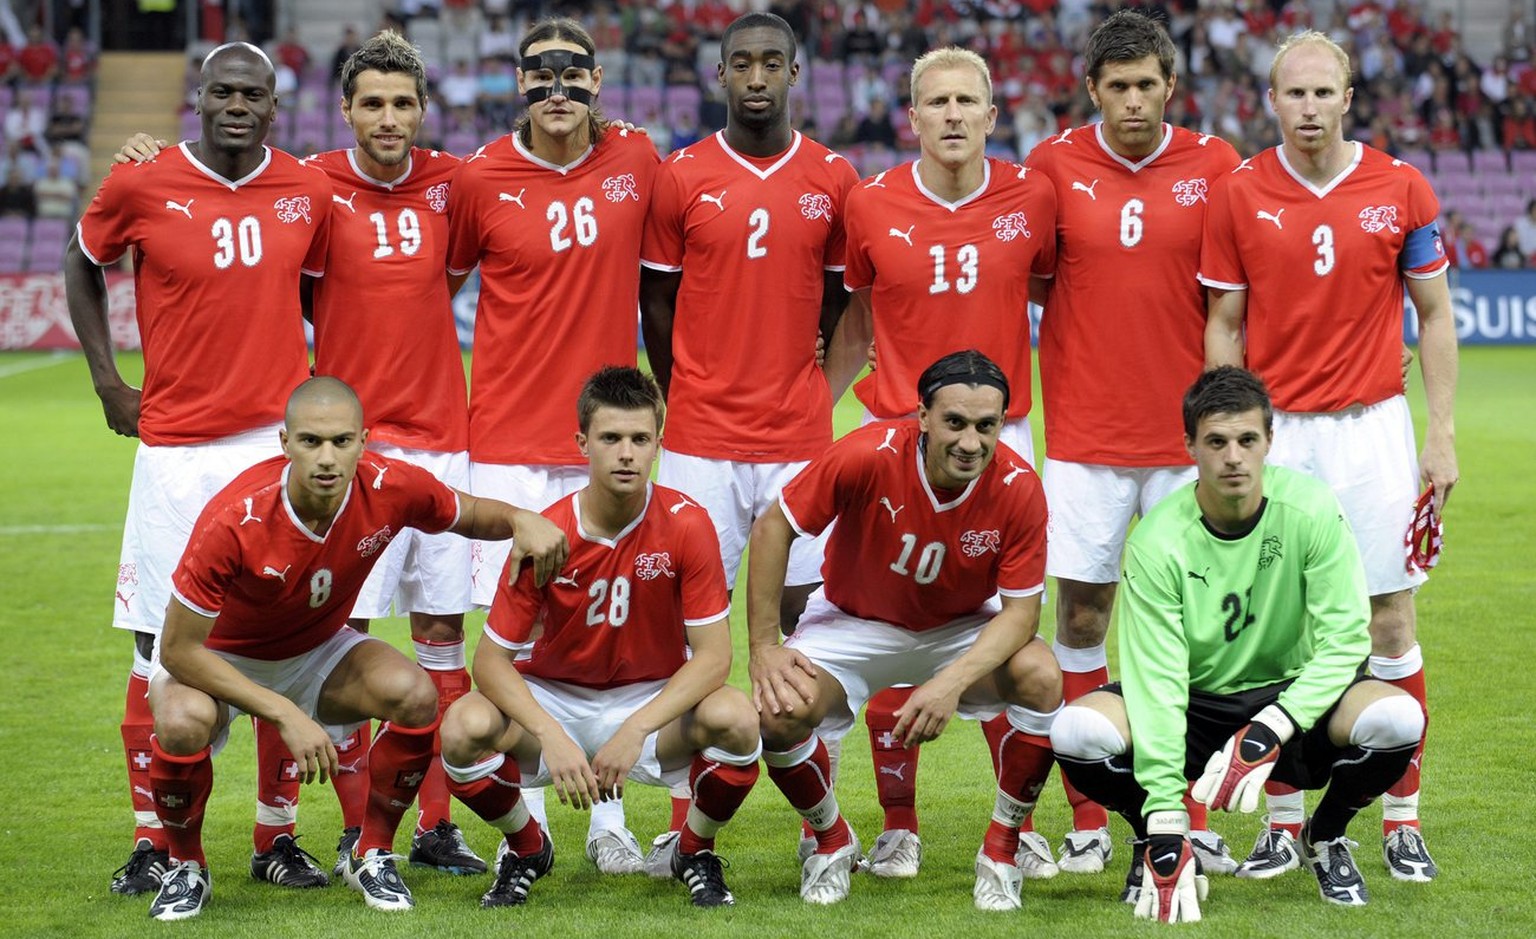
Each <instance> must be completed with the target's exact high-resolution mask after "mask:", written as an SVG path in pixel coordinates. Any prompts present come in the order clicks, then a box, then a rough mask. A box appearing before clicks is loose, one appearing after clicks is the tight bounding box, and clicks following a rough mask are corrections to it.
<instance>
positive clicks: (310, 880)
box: [251, 835, 331, 890]
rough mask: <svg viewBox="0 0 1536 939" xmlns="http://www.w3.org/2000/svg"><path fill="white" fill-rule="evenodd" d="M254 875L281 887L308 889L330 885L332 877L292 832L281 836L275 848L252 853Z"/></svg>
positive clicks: (277, 838) (252, 873) (278, 837)
mask: <svg viewBox="0 0 1536 939" xmlns="http://www.w3.org/2000/svg"><path fill="white" fill-rule="evenodd" d="M251 876H252V877H253V878H255V879H256V880H265V881H267V882H269V883H274V884H277V885H278V886H279V887H293V888H296V889H300V890H303V889H307V888H310V887H328V886H330V883H331V879H330V878H329V877H327V876H326V875H325V871H323V870H321V869H320V862H319V859H318V858H316V857H315V856H314V855H312V854H310V853H309V852H308V851H305V850H304V849H303V848H301V847H299V845H298V842H296V841H295V840H294V838H293V836H292V835H278V836H277V837H276V838H275V839H273V841H272V847H271V848H269V849H267V850H266V851H263V852H262V853H260V854H253V855H251Z"/></svg>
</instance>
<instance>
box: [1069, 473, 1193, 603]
mask: <svg viewBox="0 0 1536 939" xmlns="http://www.w3.org/2000/svg"><path fill="white" fill-rule="evenodd" d="M1194 479H1195V468H1194V467H1193V466H1106V465H1102V464H1093V463H1069V462H1065V461H1062V460H1053V459H1051V458H1050V457H1046V460H1045V473H1044V476H1043V480H1044V483H1045V501H1046V504H1047V505H1049V506H1050V507H1051V520H1050V524H1049V526H1048V527H1047V529H1046V531H1047V543H1046V554H1045V556H1046V567H1045V572H1046V573H1047V574H1049V575H1051V576H1052V577H1062V578H1066V579H1067V580H1076V581H1081V582H1082V583H1085V584H1113V583H1118V582H1119V580H1120V552H1121V550H1122V549H1123V548H1124V547H1125V537H1126V534H1127V533H1128V532H1129V530H1130V527H1131V519H1132V518H1133V517H1135V516H1138V515H1146V514H1147V512H1148V511H1150V510H1151V508H1152V506H1154V505H1156V504H1157V503H1159V502H1161V501H1162V500H1163V499H1164V498H1165V497H1166V496H1167V495H1168V494H1169V493H1170V492H1172V491H1174V490H1175V489H1177V488H1179V487H1180V486H1183V485H1185V484H1186V483H1191V482H1194Z"/></svg>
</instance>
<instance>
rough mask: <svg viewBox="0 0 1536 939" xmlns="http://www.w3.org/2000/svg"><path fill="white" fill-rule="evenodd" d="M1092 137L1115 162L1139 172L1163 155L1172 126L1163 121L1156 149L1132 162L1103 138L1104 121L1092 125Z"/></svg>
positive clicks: (1168, 141)
mask: <svg viewBox="0 0 1536 939" xmlns="http://www.w3.org/2000/svg"><path fill="white" fill-rule="evenodd" d="M1093 137H1094V139H1095V140H1097V141H1098V142H1099V147H1100V148H1101V149H1103V151H1104V152H1105V153H1106V154H1108V155H1109V158H1110V159H1111V160H1114V161H1115V162H1116V163H1119V164H1120V165H1121V166H1123V167H1125V168H1126V169H1128V170H1130V171H1131V172H1132V173H1135V172H1139V171H1140V170H1141V168H1142V167H1144V166H1146V165H1147V164H1148V163H1151V162H1152V161H1153V160H1155V159H1157V158H1158V157H1160V156H1162V155H1163V151H1164V150H1167V149H1168V145H1169V144H1171V143H1173V128H1172V127H1170V126H1168V124H1167V122H1164V123H1163V142H1162V143H1160V144H1158V145H1157V149H1156V150H1153V151H1152V152H1151V153H1149V154H1147V155H1146V156H1144V157H1142V158H1141V159H1140V160H1139V161H1137V162H1135V163H1132V162H1131V161H1130V160H1127V159H1126V158H1125V157H1123V156H1121V155H1120V154H1118V153H1116V152H1115V148H1114V147H1111V146H1110V145H1109V141H1107V140H1105V139H1104V122H1103V121H1099V122H1098V123H1097V124H1095V125H1093Z"/></svg>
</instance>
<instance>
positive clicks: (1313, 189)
mask: <svg viewBox="0 0 1536 939" xmlns="http://www.w3.org/2000/svg"><path fill="white" fill-rule="evenodd" d="M1350 143H1352V144H1354V147H1355V155H1354V157H1353V158H1351V159H1350V161H1349V165H1348V166H1346V167H1344V168H1343V169H1342V170H1339V173H1338V175H1337V176H1335V177H1333V178H1332V179H1330V180H1328V184H1327V185H1326V186H1321V187H1319V186H1314V185H1312V183H1311V182H1310V181H1309V180H1308V179H1307V178H1306V177H1305V176H1303V175H1301V174H1300V173H1298V172H1296V170H1295V169H1294V168H1293V167H1292V166H1291V161H1290V160H1287V159H1286V158H1285V144H1280V145H1279V146H1277V147H1275V155H1276V156H1278V157H1279V158H1280V168H1281V169H1283V170H1285V172H1286V173H1287V174H1288V175H1289V176H1290V177H1291V178H1292V179H1294V180H1296V182H1297V183H1299V184H1300V185H1301V187H1302V188H1303V189H1305V190H1306V191H1307V192H1310V193H1312V195H1314V196H1316V197H1318V198H1319V199H1321V198H1322V197H1324V196H1326V195H1328V193H1330V192H1333V190H1334V189H1336V188H1338V186H1339V184H1340V183H1342V182H1344V180H1346V179H1348V178H1349V176H1350V174H1351V173H1353V172H1354V171H1355V167H1357V166H1359V165H1360V161H1361V160H1362V159H1364V158H1365V148H1364V147H1362V146H1361V145H1360V141H1358V140H1351V141H1350Z"/></svg>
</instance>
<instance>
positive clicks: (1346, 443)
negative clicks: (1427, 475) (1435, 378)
mask: <svg viewBox="0 0 1536 939" xmlns="http://www.w3.org/2000/svg"><path fill="white" fill-rule="evenodd" d="M1269 462H1270V463H1273V464H1275V465H1276V466H1286V467H1289V468H1291V469H1293V470H1298V471H1300V472H1303V473H1308V474H1310V475H1312V476H1316V477H1317V478H1318V479H1321V480H1322V481H1324V482H1326V483H1327V484H1328V485H1329V486H1330V487H1331V488H1332V489H1333V492H1334V494H1335V495H1337V496H1338V497H1339V503H1340V504H1341V505H1343V506H1344V516H1345V518H1347V519H1349V526H1350V528H1352V529H1354V532H1355V543H1356V544H1358V545H1359V546H1360V560H1361V561H1362V562H1364V564H1365V585H1366V587H1367V589H1369V590H1370V592H1371V596H1373V597H1378V596H1381V595H1383V594H1388V593H1396V592H1398V591H1400V590H1409V589H1412V588H1414V587H1417V586H1419V585H1420V584H1422V583H1424V581H1426V580H1427V579H1428V577H1427V575H1425V574H1424V573H1423V572H1422V571H1415V572H1413V573H1411V574H1410V573H1409V572H1408V570H1407V565H1406V563H1405V561H1404V555H1403V536H1404V535H1405V534H1406V533H1407V531H1408V523H1409V522H1410V521H1411V520H1412V518H1413V504H1414V502H1415V501H1416V500H1417V499H1418V497H1419V458H1418V454H1417V453H1416V452H1415V445H1414V440H1413V416H1412V414H1410V413H1409V410H1408V400H1407V399H1406V398H1404V397H1403V396H1402V395H1397V396H1396V397H1392V398H1388V399H1387V400H1385V401H1381V402H1378V403H1376V404H1373V405H1371V406H1369V407H1361V406H1356V407H1351V408H1345V409H1344V410H1342V411H1334V412H1332V413H1328V414H1294V413H1286V412H1283V411H1276V412H1275V442H1274V445H1273V446H1272V447H1271V448H1270V451H1269Z"/></svg>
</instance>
